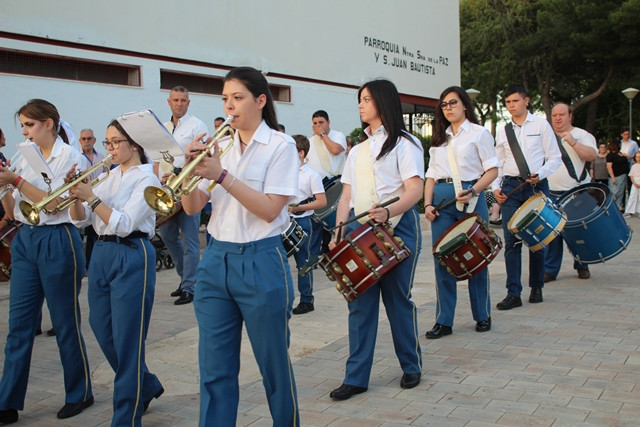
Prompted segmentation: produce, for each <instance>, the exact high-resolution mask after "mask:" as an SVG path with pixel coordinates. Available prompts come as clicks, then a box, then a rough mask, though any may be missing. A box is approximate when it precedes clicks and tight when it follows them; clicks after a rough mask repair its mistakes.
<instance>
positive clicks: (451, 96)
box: [424, 86, 498, 339]
mask: <svg viewBox="0 0 640 427" xmlns="http://www.w3.org/2000/svg"><path fill="white" fill-rule="evenodd" d="M449 144H450V145H451V148H452V151H453V157H454V159H455V164H456V165H457V169H458V172H459V178H460V181H461V186H462V190H464V191H460V192H456V191H455V189H454V184H453V182H452V178H453V174H452V171H451V167H450V160H449V155H448V153H447V150H448V147H447V145H449ZM429 156H430V159H429V167H428V168H427V173H426V175H425V177H426V182H425V186H424V203H425V217H426V218H427V220H429V221H431V223H432V224H431V236H432V240H433V243H434V244H435V243H436V242H437V241H438V239H439V238H440V236H442V234H444V233H445V232H446V231H447V229H448V228H449V227H451V225H453V224H454V223H455V222H457V221H458V220H460V219H462V218H463V217H464V216H465V215H466V214H465V213H464V212H463V211H461V210H459V209H458V207H457V206H456V204H451V205H449V206H447V207H446V208H444V209H441V210H436V207H435V206H434V205H436V204H438V203H439V202H441V201H442V200H447V201H448V200H452V199H454V198H455V199H456V200H457V202H459V203H460V204H461V205H464V204H466V203H468V202H469V201H470V200H471V199H472V198H478V200H477V203H476V205H475V209H474V210H473V211H474V212H476V213H478V214H479V215H480V217H482V219H483V220H484V221H485V222H487V221H488V220H489V214H488V211H487V203H486V199H485V197H484V193H483V190H484V189H485V188H487V187H488V186H489V184H491V182H492V181H493V180H494V179H495V178H496V177H497V176H498V158H497V157H496V151H495V148H494V140H493V137H492V136H491V134H490V133H489V131H488V130H487V129H485V128H484V127H482V126H480V125H479V124H478V120H477V118H476V116H475V113H474V111H473V102H472V101H471V98H469V95H467V92H465V90H464V89H462V88H460V87H458V86H452V87H449V88H447V89H445V90H444V92H442V94H441V95H440V102H439V105H438V107H437V108H436V127H435V132H434V135H433V139H432V140H431V148H430V149H429ZM467 191H469V193H468V194H467V193H466V192H467ZM434 264H435V270H436V282H437V296H438V301H437V307H436V324H435V325H434V327H433V329H431V330H430V331H428V332H427V333H426V336H427V338H430V339H434V338H441V337H443V336H446V335H450V334H451V333H452V326H453V318H454V314H455V308H456V300H457V295H456V288H457V283H456V279H455V278H454V277H453V276H452V275H451V274H450V273H449V272H448V271H447V267H446V266H443V265H441V264H440V262H439V261H438V260H437V259H436V258H435V256H434ZM469 298H470V300H471V312H472V314H473V319H474V320H475V321H476V331H478V332H485V331H488V330H490V329H491V302H490V300H489V274H488V271H487V269H486V268H485V269H483V270H482V271H481V272H479V273H478V274H476V275H475V276H473V277H471V278H470V279H469Z"/></svg>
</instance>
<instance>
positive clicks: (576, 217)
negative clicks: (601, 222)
mask: <svg viewBox="0 0 640 427" xmlns="http://www.w3.org/2000/svg"><path fill="white" fill-rule="evenodd" d="M607 197H609V188H608V187H607V186H605V185H602V184H584V185H581V186H579V187H577V188H575V189H573V190H570V191H568V192H566V193H564V194H563V195H562V196H561V197H560V199H559V200H558V205H559V206H560V208H561V209H562V210H563V211H564V212H565V213H566V214H567V219H568V220H569V221H570V222H574V221H583V220H585V219H586V218H589V217H590V216H592V215H593V214H594V213H597V212H598V211H600V210H601V209H602V208H603V207H604V206H605V205H606V202H607Z"/></svg>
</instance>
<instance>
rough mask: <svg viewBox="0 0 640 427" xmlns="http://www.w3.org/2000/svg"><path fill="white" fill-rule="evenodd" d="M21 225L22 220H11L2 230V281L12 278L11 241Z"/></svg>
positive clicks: (0, 240) (0, 255)
mask: <svg viewBox="0 0 640 427" xmlns="http://www.w3.org/2000/svg"><path fill="white" fill-rule="evenodd" d="M21 226H22V223H21V222H11V223H9V225H8V226H7V227H5V228H3V229H2V230H0V282H7V281H9V279H11V242H12V241H13V238H14V237H15V236H16V233H17V232H18V230H19V229H20V227H21Z"/></svg>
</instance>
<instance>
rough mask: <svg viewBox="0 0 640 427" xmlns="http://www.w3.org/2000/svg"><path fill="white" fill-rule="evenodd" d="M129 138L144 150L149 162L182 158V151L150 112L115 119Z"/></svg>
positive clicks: (138, 112) (128, 114) (139, 112)
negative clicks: (168, 156) (168, 157)
mask: <svg viewBox="0 0 640 427" xmlns="http://www.w3.org/2000/svg"><path fill="white" fill-rule="evenodd" d="M116 120H117V121H118V123H120V124H121V125H122V127H123V128H124V130H125V131H126V132H127V133H128V134H129V136H130V137H131V138H132V139H133V140H134V141H135V142H136V143H138V144H140V145H141V146H142V148H144V151H145V152H146V153H147V155H148V156H149V158H150V159H151V160H155V161H160V160H162V159H166V157H167V154H168V155H170V156H171V157H173V158H183V157H184V150H183V149H182V147H180V144H178V142H177V141H176V140H175V139H174V138H173V136H172V135H171V134H170V133H169V131H168V130H167V128H165V127H164V124H163V123H162V122H161V121H160V120H159V119H158V117H157V116H156V115H155V114H154V113H153V111H151V110H141V111H134V112H132V113H126V114H122V115H121V116H118V117H117V118H116Z"/></svg>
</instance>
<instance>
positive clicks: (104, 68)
mask: <svg viewBox="0 0 640 427" xmlns="http://www.w3.org/2000/svg"><path fill="white" fill-rule="evenodd" d="M0 72H1V73H8V74H20V75H26V76H37V77H51V78H56V79H65V80H77V81H84V82H95V83H105V84H114V85H124V86H140V68H139V67H136V66H132V65H122V64H114V63H110V62H98V61H89V60H85V59H78V58H70V57H67V56H53V55H44V54H40V53H33V52H22V51H17V50H7V49H0Z"/></svg>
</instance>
